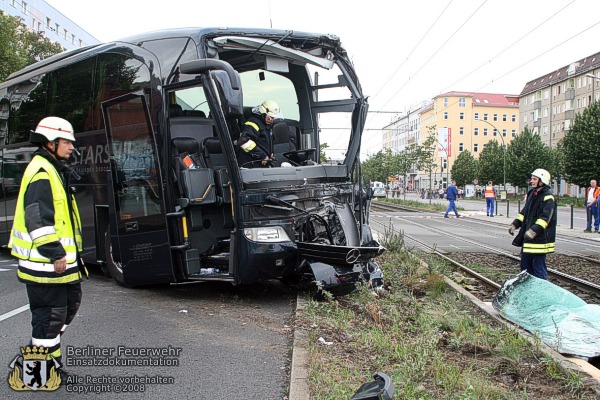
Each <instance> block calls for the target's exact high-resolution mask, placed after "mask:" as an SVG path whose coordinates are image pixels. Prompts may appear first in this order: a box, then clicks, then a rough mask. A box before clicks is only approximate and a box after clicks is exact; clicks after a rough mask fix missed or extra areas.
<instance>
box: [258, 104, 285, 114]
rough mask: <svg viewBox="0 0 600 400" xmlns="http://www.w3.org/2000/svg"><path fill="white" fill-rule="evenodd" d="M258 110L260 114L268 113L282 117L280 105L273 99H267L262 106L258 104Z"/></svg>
mask: <svg viewBox="0 0 600 400" xmlns="http://www.w3.org/2000/svg"><path fill="white" fill-rule="evenodd" d="M258 112H259V113H260V114H267V115H268V116H269V117H271V118H280V116H281V113H280V112H279V105H278V104H277V103H275V102H274V101H273V100H265V101H263V102H262V104H261V105H260V106H258Z"/></svg>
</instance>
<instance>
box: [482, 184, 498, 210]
mask: <svg viewBox="0 0 600 400" xmlns="http://www.w3.org/2000/svg"><path fill="white" fill-rule="evenodd" d="M483 194H484V196H485V212H486V214H487V216H488V217H493V216H494V203H495V202H496V189H494V184H493V183H492V181H489V182H488V183H487V186H486V187H485V191H484V192H483Z"/></svg>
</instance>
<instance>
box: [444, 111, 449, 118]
mask: <svg viewBox="0 0 600 400" xmlns="http://www.w3.org/2000/svg"><path fill="white" fill-rule="evenodd" d="M444 119H448V111H444Z"/></svg>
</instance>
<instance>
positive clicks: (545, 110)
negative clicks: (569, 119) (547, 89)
mask: <svg viewBox="0 0 600 400" xmlns="http://www.w3.org/2000/svg"><path fill="white" fill-rule="evenodd" d="M547 116H548V107H546V108H544V117H547Z"/></svg>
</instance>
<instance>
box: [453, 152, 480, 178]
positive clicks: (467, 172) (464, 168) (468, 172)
mask: <svg viewBox="0 0 600 400" xmlns="http://www.w3.org/2000/svg"><path fill="white" fill-rule="evenodd" d="M478 170H479V161H478V160H477V159H475V157H473V154H471V152H470V151H469V150H465V151H463V152H462V153H460V154H459V155H458V157H456V160H455V161H454V164H453V165H452V170H451V173H452V178H453V179H454V180H455V181H456V183H457V184H458V185H459V186H464V185H468V184H471V183H472V182H473V181H474V180H475V179H476V178H477V176H478Z"/></svg>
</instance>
